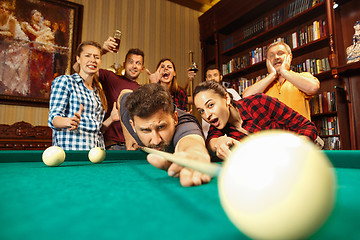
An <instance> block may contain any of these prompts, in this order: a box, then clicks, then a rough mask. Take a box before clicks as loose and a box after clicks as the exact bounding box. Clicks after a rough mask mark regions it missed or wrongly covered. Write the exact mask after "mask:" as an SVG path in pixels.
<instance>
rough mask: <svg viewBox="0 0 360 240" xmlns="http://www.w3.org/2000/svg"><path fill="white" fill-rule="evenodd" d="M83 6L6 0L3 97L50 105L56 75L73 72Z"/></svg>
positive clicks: (1, 42)
mask: <svg viewBox="0 0 360 240" xmlns="http://www.w3.org/2000/svg"><path fill="white" fill-rule="evenodd" d="M82 16H83V6H82V5H80V4H76V3H72V2H68V1H62V0H0V103H3V104H17V105H30V106H40V107H47V106H48V103H49V98H50V91H51V83H52V80H53V79H54V78H56V77H57V76H59V75H63V74H70V73H71V66H72V64H73V62H74V61H75V58H74V53H75V51H76V47H77V45H78V44H79V43H80V42H81V31H82Z"/></svg>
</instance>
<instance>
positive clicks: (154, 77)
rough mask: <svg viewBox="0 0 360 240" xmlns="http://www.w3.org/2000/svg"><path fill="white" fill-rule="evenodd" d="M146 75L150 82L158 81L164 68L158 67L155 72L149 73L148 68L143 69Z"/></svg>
mask: <svg viewBox="0 0 360 240" xmlns="http://www.w3.org/2000/svg"><path fill="white" fill-rule="evenodd" d="M145 71H146V73H147V75H148V76H149V81H150V83H158V82H160V78H161V77H162V75H163V74H164V70H162V69H161V68H160V67H159V68H158V69H157V70H156V72H154V73H151V72H150V70H149V69H147V68H146V69H145Z"/></svg>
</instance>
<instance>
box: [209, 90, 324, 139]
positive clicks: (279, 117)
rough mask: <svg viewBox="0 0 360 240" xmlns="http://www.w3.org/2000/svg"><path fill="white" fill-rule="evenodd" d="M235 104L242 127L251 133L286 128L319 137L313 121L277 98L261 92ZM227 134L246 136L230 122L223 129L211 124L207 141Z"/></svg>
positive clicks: (238, 136) (240, 137)
mask: <svg viewBox="0 0 360 240" xmlns="http://www.w3.org/2000/svg"><path fill="white" fill-rule="evenodd" d="M233 105H234V106H235V107H236V108H237V109H238V110H239V113H240V116H241V118H242V120H243V123H242V127H243V128H244V129H245V130H247V131H248V132H249V133H255V132H259V131H261V130H267V129H284V130H289V131H292V132H295V133H297V134H300V135H304V136H308V137H309V138H311V139H312V140H313V141H314V140H315V139H316V137H317V132H316V127H315V125H314V124H313V123H312V122H310V121H309V120H307V119H306V118H305V117H303V116H302V115H301V114H300V113H298V112H296V111H294V110H293V109H292V108H290V107H288V106H287V105H285V104H284V103H282V102H280V101H279V100H278V99H277V98H273V97H270V96H268V95H265V94H262V93H259V94H255V95H251V96H249V97H246V98H243V99H240V100H239V101H237V102H233ZM225 134H226V135H227V136H228V137H231V138H234V139H236V140H241V139H242V138H243V137H245V136H246V135H245V134H244V133H242V132H240V131H238V130H237V129H236V128H235V127H234V126H232V125H230V124H227V125H226V126H225V127H224V128H223V129H221V130H219V129H216V128H215V127H213V126H211V127H210V129H209V133H208V137H207V140H206V143H209V141H210V140H211V139H212V138H218V137H220V136H224V135H225Z"/></svg>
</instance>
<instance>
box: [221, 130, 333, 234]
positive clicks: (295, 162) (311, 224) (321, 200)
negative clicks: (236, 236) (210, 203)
mask: <svg viewBox="0 0 360 240" xmlns="http://www.w3.org/2000/svg"><path fill="white" fill-rule="evenodd" d="M241 143H242V144H241V145H240V146H239V147H238V148H237V149H235V150H234V152H233V154H232V156H231V157H230V158H229V159H228V160H227V161H226V162H225V163H224V167H223V170H222V172H221V174H220V176H219V183H218V184H219V186H218V188H219V195H220V201H221V204H222V206H223V208H224V210H225V212H226V214H227V215H228V217H229V219H230V220H231V221H232V222H233V224H234V225H235V226H236V227H237V228H238V229H239V230H240V231H242V232H243V233H244V234H246V235H248V236H249V237H250V238H254V239H305V238H307V237H309V236H310V235H311V234H313V233H314V232H316V231H317V230H318V229H319V228H320V227H321V226H322V225H323V223H324V222H325V221H326V220H327V218H328V217H329V215H330V213H331V211H332V209H333V207H334V202H335V198H336V178H335V173H334V170H333V167H332V165H331V163H330V161H329V160H328V158H327V157H326V155H325V154H324V153H323V152H322V151H321V150H319V149H318V147H317V146H316V145H315V144H314V143H312V142H311V141H310V140H307V139H304V138H301V137H299V136H298V135H295V134H292V133H289V132H285V131H281V130H271V131H262V132H260V133H256V134H253V135H251V136H249V137H247V138H246V139H244V140H243V141H242V142H241Z"/></svg>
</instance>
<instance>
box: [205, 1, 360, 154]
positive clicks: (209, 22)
mask: <svg viewBox="0 0 360 240" xmlns="http://www.w3.org/2000/svg"><path fill="white" fill-rule="evenodd" d="M336 2H337V3H338V4H339V7H338V8H337V9H335V10H334V9H333V1H332V0H286V1H280V0H272V1H268V0H259V1H250V0H245V1H236V0H222V1H220V2H219V3H217V4H216V5H215V6H214V7H212V8H211V9H210V10H209V11H207V12H206V13H204V14H203V15H202V16H200V17H199V23H200V40H201V47H202V60H203V62H202V63H203V64H202V67H203V72H204V73H205V69H206V68H207V67H208V66H210V65H216V66H217V67H218V68H219V69H220V71H222V73H223V75H224V81H227V82H229V83H230V85H231V86H232V87H233V88H234V89H235V90H237V91H238V92H239V93H240V94H241V93H242V91H243V90H244V89H245V88H246V87H247V86H249V85H251V84H253V83H254V82H256V81H258V80H260V79H261V78H263V77H265V76H266V74H267V68H266V62H265V52H266V49H267V46H269V45H270V44H271V43H272V42H274V41H278V40H281V41H284V42H286V43H288V45H290V47H291V48H292V54H293V61H292V69H293V70H294V71H297V72H302V71H307V72H311V73H312V74H313V75H314V76H316V77H317V78H318V79H319V80H320V82H321V89H320V91H319V94H320V96H321V94H324V93H325V95H327V94H328V93H330V95H331V97H332V101H333V102H334V103H333V106H334V107H333V109H331V111H329V110H326V111H323V112H316V113H315V112H314V113H313V114H312V120H313V122H314V123H315V124H317V126H318V131H319V135H320V136H321V137H322V138H323V139H324V140H325V143H326V147H327V149H360V126H359V127H358V126H357V125H359V124H356V123H359V122H360V110H358V109H360V100H359V96H358V95H359V92H360V90H359V88H360V87H359V82H360V77H359V76H360V70H359V69H360V66H357V67H358V68H356V66H354V67H353V68H352V69H351V70H349V69H348V64H346V53H345V50H346V47H347V46H349V45H351V43H352V35H353V34H354V30H353V25H354V23H355V21H356V20H360V16H359V15H360V6H359V3H358V2H360V1H356V0H337V1H336ZM355 90H357V91H358V92H357V93H356V91H355ZM319 94H318V95H316V96H315V97H317V98H319ZM354 99H355V101H354ZM312 101H314V100H312ZM335 130H336V131H335Z"/></svg>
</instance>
